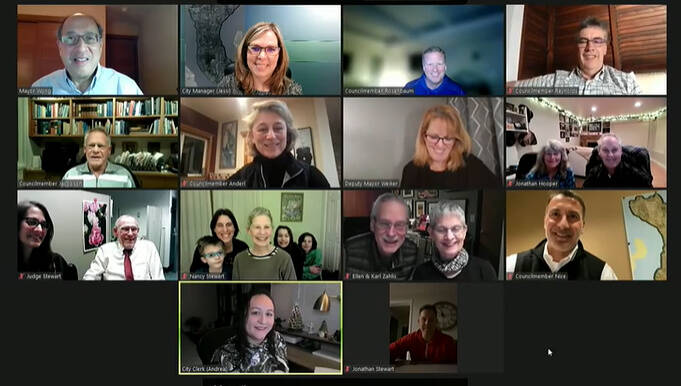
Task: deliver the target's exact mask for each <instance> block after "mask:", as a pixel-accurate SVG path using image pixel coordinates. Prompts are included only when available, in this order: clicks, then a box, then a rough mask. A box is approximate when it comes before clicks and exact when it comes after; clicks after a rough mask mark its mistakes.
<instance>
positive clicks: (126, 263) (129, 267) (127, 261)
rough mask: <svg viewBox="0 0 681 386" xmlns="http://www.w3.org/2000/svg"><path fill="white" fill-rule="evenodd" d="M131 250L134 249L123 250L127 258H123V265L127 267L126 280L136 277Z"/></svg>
mask: <svg viewBox="0 0 681 386" xmlns="http://www.w3.org/2000/svg"><path fill="white" fill-rule="evenodd" d="M131 252H132V250H130V249H124V250H123V255H124V256H125V259H124V260H123V267H124V269H125V280H135V277H134V276H133V275H132V262H131V261H130V253H131Z"/></svg>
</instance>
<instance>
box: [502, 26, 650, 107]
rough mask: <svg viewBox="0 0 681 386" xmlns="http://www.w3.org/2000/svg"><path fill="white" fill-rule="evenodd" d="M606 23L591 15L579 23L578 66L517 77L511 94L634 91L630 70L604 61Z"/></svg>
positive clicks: (610, 93)
mask: <svg viewBox="0 0 681 386" xmlns="http://www.w3.org/2000/svg"><path fill="white" fill-rule="evenodd" d="M608 42H609V37H608V27H607V25H606V24H605V23H603V22H601V21H599V20H598V19H596V18H594V17H588V18H586V19H584V20H583V21H582V22H581V23H580V25H579V34H578V35H577V39H576V42H575V43H576V48H577V58H578V66H577V67H576V68H574V69H572V71H564V70H557V71H556V72H555V73H553V74H548V75H542V76H538V77H536V78H531V79H526V80H522V81H519V82H518V83H517V84H516V86H515V88H514V90H513V93H514V94H529V93H531V94H562V95H575V94H579V95H634V94H640V93H641V89H640V87H639V85H638V82H637V81H636V76H635V75H634V73H633V72H630V73H626V72H622V71H620V70H617V69H615V68H613V67H610V66H608V65H604V64H603V59H604V58H605V55H606V53H607V51H608Z"/></svg>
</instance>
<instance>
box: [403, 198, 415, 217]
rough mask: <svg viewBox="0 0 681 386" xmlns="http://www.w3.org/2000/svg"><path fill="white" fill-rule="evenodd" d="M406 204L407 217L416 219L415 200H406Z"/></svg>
mask: <svg viewBox="0 0 681 386" xmlns="http://www.w3.org/2000/svg"><path fill="white" fill-rule="evenodd" d="M404 203H405V204H407V208H408V209H407V216H409V218H414V200H404Z"/></svg>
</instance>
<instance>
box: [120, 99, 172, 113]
mask: <svg viewBox="0 0 681 386" xmlns="http://www.w3.org/2000/svg"><path fill="white" fill-rule="evenodd" d="M166 103H168V102H166ZM175 103H177V102H175ZM160 114H161V98H149V99H146V100H137V101H125V102H116V115H117V116H125V117H140V116H144V115H160Z"/></svg>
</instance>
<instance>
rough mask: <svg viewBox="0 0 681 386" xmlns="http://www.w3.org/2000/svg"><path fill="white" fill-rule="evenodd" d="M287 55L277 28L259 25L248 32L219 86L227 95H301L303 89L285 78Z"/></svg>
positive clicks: (266, 24)
mask: <svg viewBox="0 0 681 386" xmlns="http://www.w3.org/2000/svg"><path fill="white" fill-rule="evenodd" d="M288 63H289V58H288V53H287V52H286V47H285V46H284V38H283V37H282V35H281V31H280V30H279V27H277V25H276V24H274V23H265V22H260V23H256V24H255V25H253V26H252V27H251V28H249V29H248V31H247V32H246V34H245V35H244V37H243V39H241V43H239V48H238V49H237V54H236V63H235V65H234V72H233V73H231V74H229V75H227V76H225V77H224V78H222V80H221V81H220V83H218V87H221V88H226V89H227V91H226V93H227V94H229V95H301V94H302V93H303V88H302V87H301V86H300V85H299V84H298V83H296V82H294V81H293V80H291V79H290V78H288V77H287V76H286V70H287V69H288Z"/></svg>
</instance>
